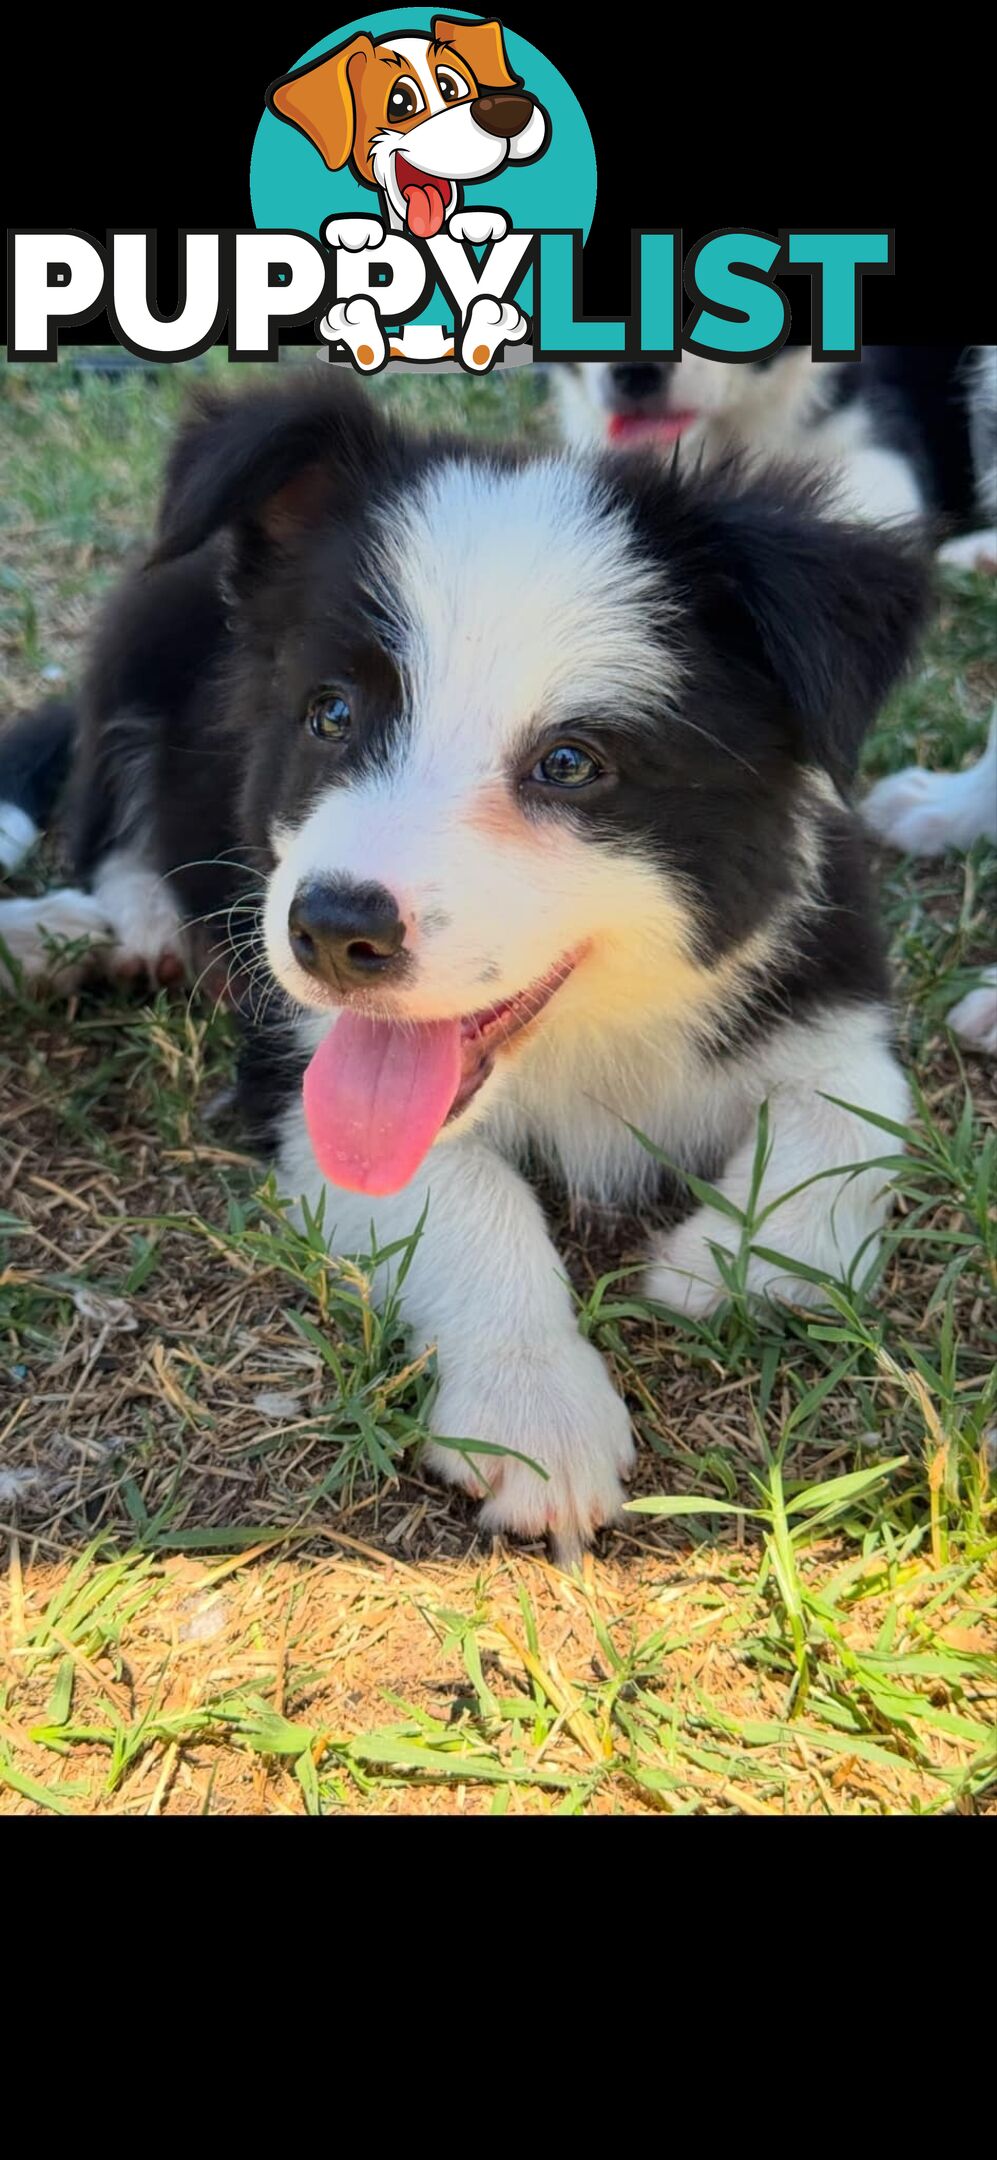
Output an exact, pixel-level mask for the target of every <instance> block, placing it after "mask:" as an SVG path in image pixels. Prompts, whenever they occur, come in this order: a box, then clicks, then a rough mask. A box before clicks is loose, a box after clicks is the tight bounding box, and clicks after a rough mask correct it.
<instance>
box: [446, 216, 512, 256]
mask: <svg viewBox="0 0 997 2160" xmlns="http://www.w3.org/2000/svg"><path fill="white" fill-rule="evenodd" d="M508 230H509V220H508V218H507V217H506V214H505V211H504V210H455V211H454V214H453V216H452V218H451V219H450V222H449V224H448V226H447V231H448V233H449V235H450V238H451V240H469V241H470V243H471V246H472V247H485V246H486V244H487V242H488V241H489V240H504V239H505V236H506V233H507V232H508Z"/></svg>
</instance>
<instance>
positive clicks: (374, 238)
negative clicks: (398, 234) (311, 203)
mask: <svg viewBox="0 0 997 2160" xmlns="http://www.w3.org/2000/svg"><path fill="white" fill-rule="evenodd" d="M322 238H323V240H324V241H325V244H326V247H331V248H346V250H347V253H348V254H350V255H359V253H360V251H361V249H362V248H376V247H380V245H381V242H382V240H383V239H384V226H383V225H382V223H381V220H380V218H376V217H331V218H326V221H325V224H324V225H323V227H322Z"/></svg>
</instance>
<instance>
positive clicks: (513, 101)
mask: <svg viewBox="0 0 997 2160" xmlns="http://www.w3.org/2000/svg"><path fill="white" fill-rule="evenodd" d="M532 111H533V99H532V98H531V97H523V96H521V95H520V93H519V91H518V90H499V91H496V92H495V93H494V94H493V96H491V97H476V98H473V99H472V101H471V118H472V120H476V121H477V123H478V126H479V127H482V128H484V131H485V134H486V135H505V136H506V137H508V139H509V140H510V141H511V140H512V137H513V136H514V135H521V134H522V132H523V129H524V127H525V126H526V123H527V121H528V119H529V117H530V114H531V112H532Z"/></svg>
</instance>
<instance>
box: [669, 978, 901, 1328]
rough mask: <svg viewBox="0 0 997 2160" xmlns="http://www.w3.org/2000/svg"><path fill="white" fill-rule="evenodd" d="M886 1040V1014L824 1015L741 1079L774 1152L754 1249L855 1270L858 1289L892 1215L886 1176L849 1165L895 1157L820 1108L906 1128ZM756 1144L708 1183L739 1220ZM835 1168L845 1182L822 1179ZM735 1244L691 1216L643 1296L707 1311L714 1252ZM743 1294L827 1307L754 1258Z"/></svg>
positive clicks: (717, 1294)
mask: <svg viewBox="0 0 997 2160" xmlns="http://www.w3.org/2000/svg"><path fill="white" fill-rule="evenodd" d="M888 1034H889V1029H888V1022H887V1019H886V1017H885V1015H884V1014H883V1013H881V1012H877V1011H875V1010H871V1009H870V1008H868V1007H865V1008H861V1007H860V1008H858V1009H857V1010H856V1011H854V1012H837V1013H833V1014H829V1015H824V1016H823V1017H822V1018H821V1020H820V1021H815V1022H814V1023H813V1024H812V1025H811V1026H809V1027H792V1028H786V1029H783V1030H781V1031H780V1033H779V1034H777V1035H776V1036H775V1037H774V1038H773V1039H772V1040H771V1042H768V1043H766V1044H765V1045H764V1047H763V1049H762V1050H760V1051H759V1052H758V1054H757V1056H756V1057H755V1058H754V1059H753V1060H752V1061H751V1064H750V1067H749V1069H748V1070H747V1071H744V1070H742V1071H741V1073H740V1074H739V1076H738V1078H739V1083H740V1086H741V1088H742V1090H743V1091H744V1094H745V1095H746V1096H747V1097H748V1098H749V1099H750V1101H751V1102H752V1104H753V1105H754V1104H756V1103H757V1104H760V1103H761V1102H762V1101H767V1103H768V1119H769V1125H768V1147H769V1153H768V1159H767V1164H766V1168H765V1171H764V1174H763V1176H762V1180H761V1185H760V1189H759V1192H758V1195H757V1198H756V1200H755V1208H754V1213H755V1220H756V1222H757V1221H758V1217H759V1216H760V1215H762V1214H764V1215H765V1220H764V1221H763V1222H761V1223H760V1224H759V1226H758V1228H757V1229H755V1231H754V1234H753V1236H752V1238H751V1243H752V1244H753V1245H763V1246H767V1247H769V1248H770V1249H771V1250H773V1251H775V1252H777V1253H780V1254H783V1255H785V1256H786V1257H787V1259H788V1260H789V1262H790V1263H791V1262H792V1261H794V1260H796V1261H803V1262H804V1263H805V1264H806V1266H808V1267H811V1268H817V1269H819V1270H820V1271H821V1272H822V1273H823V1274H826V1275H829V1276H831V1277H832V1278H834V1279H839V1278H841V1277H846V1276H848V1275H849V1274H850V1272H851V1271H852V1270H853V1269H855V1268H857V1270H858V1275H859V1281H860V1282H861V1278H862V1276H863V1275H864V1274H865V1273H866V1272H867V1271H868V1269H869V1268H870V1267H871V1265H872V1262H873V1261H874V1259H875V1256H876V1252H877V1249H878V1245H879V1233H880V1230H881V1228H882V1225H883V1222H884V1221H885V1218H886V1214H887V1212H888V1208H889V1189H888V1180H887V1176H886V1173H885V1172H884V1171H882V1170H878V1169H870V1170H860V1171H858V1172H857V1173H856V1172H855V1171H854V1169H853V1167H852V1166H854V1165H855V1164H858V1163H862V1162H865V1161H868V1160H869V1158H870V1157H874V1156H877V1155H883V1154H891V1153H896V1148H897V1143H896V1142H895V1141H894V1140H891V1139H890V1137H889V1136H888V1135H886V1134H884V1133H883V1132H882V1130H881V1129H880V1128H878V1127H876V1126H874V1125H871V1124H870V1123H868V1122H867V1121H866V1120H865V1119H863V1118H862V1117H861V1116H857V1115H855V1114H853V1112H852V1111H850V1110H844V1109H841V1108H840V1107H839V1106H838V1104H837V1103H834V1102H830V1101H828V1100H826V1097H827V1096H829V1095H834V1096H837V1097H838V1098H839V1099H840V1100H841V1101H843V1102H850V1103H854V1104H855V1105H857V1107H858V1108H859V1109H860V1110H870V1111H872V1112H874V1113H875V1114H876V1115H878V1116H880V1117H886V1118H889V1119H891V1120H892V1121H893V1122H894V1123H897V1124H902V1123H903V1122H904V1121H905V1120H906V1118H907V1115H908V1112H909V1108H910V1096H909V1090H908V1088H907V1084H906V1081H905V1080H904V1077H903V1074H902V1073H901V1071H900V1068H899V1066H898V1065H897V1062H896V1059H895V1058H894V1056H893V1053H892V1051H891V1049H890V1047H889V1040H888ZM756 1143H757V1125H756V1126H755V1128H754V1129H753V1130H750V1131H748V1132H746V1133H745V1135H744V1137H743V1138H742V1139H741V1141H740V1144H739V1145H737V1146H736V1147H735V1148H734V1150H733V1153H731V1154H730V1155H729V1156H728V1158H727V1161H726V1164H725V1167H724V1169H723V1171H722V1173H721V1175H720V1176H719V1177H718V1178H717V1179H716V1180H715V1181H714V1182H715V1185H716V1189H717V1190H718V1192H720V1193H722V1194H723V1195H724V1197H725V1199H727V1200H730V1201H731V1202H733V1204H734V1205H735V1206H736V1207H737V1208H739V1209H740V1210H741V1212H742V1213H744V1212H746V1210H747V1207H748V1202H749V1198H750V1195H751V1188H752V1178H753V1175H754V1165H755V1155H756ZM837 1169H840V1170H842V1171H844V1172H845V1175H844V1176H842V1177H840V1178H839V1177H829V1176H828V1175H827V1173H828V1172H829V1171H833V1170H837ZM814 1179H817V1180H818V1181H819V1182H817V1183H814V1182H813V1180H814ZM797 1187H801V1188H802V1189H801V1190H799V1191H797V1189H796V1188H797ZM784 1196H785V1197H784ZM775 1202H777V1203H779V1204H778V1205H776V1206H774V1207H772V1203H775ZM770 1207H772V1212H771V1213H769V1212H768V1210H769V1209H770ZM740 1237H741V1232H740V1230H739V1227H738V1224H737V1223H736V1222H735V1221H733V1220H732V1219H731V1218H730V1217H729V1216H727V1215H725V1214H724V1213H723V1212H722V1210H721V1209H719V1208H715V1207H699V1208H697V1209H696V1211H695V1213H694V1214H693V1215H691V1216H690V1217H689V1218H688V1220H687V1221H686V1222H683V1223H680V1224H679V1225H678V1227H677V1228H676V1229H674V1230H671V1231H669V1232H668V1233H667V1234H666V1236H665V1237H664V1238H663V1239H662V1240H661V1242H660V1244H659V1246H658V1249H657V1262H656V1265H654V1266H653V1267H652V1268H651V1269H650V1270H649V1272H648V1276H647V1289H648V1293H649V1295H650V1296H652V1297H657V1298H660V1299H661V1300H662V1302H663V1303H664V1304H666V1305H672V1306H675V1307H676V1308H677V1309H678V1310H679V1311H682V1312H687V1313H694V1314H703V1313H707V1312H710V1311H712V1310H713V1308H714V1307H715V1306H717V1305H719V1304H721V1303H722V1302H723V1300H724V1298H725V1297H726V1295H727V1291H726V1288H725V1286H724V1282H723V1277H722V1275H721V1273H720V1271H719V1269H718V1267H717V1263H716V1260H715V1258H714V1255H713V1252H712V1250H711V1248H712V1247H713V1246H720V1247H721V1248H722V1249H723V1250H724V1251H725V1252H727V1253H730V1254H736V1253H737V1250H738V1246H739V1242H740ZM746 1287H747V1289H748V1291H749V1292H750V1293H751V1294H753V1295H755V1296H759V1297H760V1296H769V1297H778V1298H782V1299H788V1300H790V1301H791V1302H793V1303H794V1304H800V1305H819V1304H821V1303H824V1302H826V1300H825V1297H824V1294H823V1291H822V1289H821V1287H820V1286H818V1285H815V1284H813V1283H811V1282H809V1281H808V1280H807V1279H806V1278H805V1277H803V1276H794V1274H793V1270H792V1266H791V1265H790V1266H788V1267H783V1266H781V1265H779V1264H778V1263H776V1262H774V1261H772V1260H767V1259H762V1258H761V1257H760V1256H754V1257H752V1258H751V1260H750V1261H749V1264H748V1271H747V1280H746Z"/></svg>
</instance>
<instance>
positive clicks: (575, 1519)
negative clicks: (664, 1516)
mask: <svg viewBox="0 0 997 2160" xmlns="http://www.w3.org/2000/svg"><path fill="white" fill-rule="evenodd" d="M280 1175H281V1182H282V1184H283V1186H284V1188H285V1190H287V1191H290V1192H292V1193H300V1192H302V1191H304V1192H305V1193H306V1194H307V1197H308V1199H309V1201H310V1202H311V1203H312V1204H313V1205H314V1204H317V1201H318V1199H319V1196H320V1194H321V1193H322V1191H323V1184H322V1180H321V1178H320V1176H319V1173H318V1171H317V1170H316V1169H315V1166H314V1163H313V1162H312V1161H311V1159H310V1153H309V1151H308V1149H307V1143H306V1142H305V1141H304V1139H303V1136H302V1135H301V1134H300V1133H299V1132H296V1133H295V1135H294V1138H293V1140H291V1141H290V1142H289V1144H288V1145H286V1146H285V1149H284V1151H283V1155H282V1158H281V1163H280ZM324 1192H325V1210H326V1222H327V1223H328V1224H329V1225H330V1229H331V1239H330V1242H331V1243H332V1245H333V1248H334V1250H335V1251H336V1252H339V1253H343V1254H352V1253H365V1252H369V1251H370V1248H371V1242H372V1238H373V1241H374V1243H375V1245H376V1247H377V1248H378V1249H383V1247H385V1246H387V1245H390V1244H392V1243H393V1242H394V1241H395V1240H396V1239H398V1238H403V1237H406V1236H407V1235H408V1234H409V1233H410V1232H411V1231H413V1230H414V1229H415V1227H416V1224H417V1223H418V1221H419V1218H420V1216H421V1215H422V1212H423V1209H424V1208H425V1209H426V1220H425V1224H424V1227H423V1230H422V1234H421V1237H420V1239H419V1243H418V1245H417V1247H416V1250H415V1254H414V1258H413V1260H412V1264H411V1267H410V1269H409V1272H408V1275H407V1277H406V1280H405V1284H404V1289H403V1293H402V1295H403V1300H404V1316H405V1321H406V1324H407V1327H408V1329H409V1331H410V1333H411V1335H412V1337H413V1340H414V1343H415V1346H416V1347H417V1348H420V1349H421V1348H423V1347H425V1346H426V1345H427V1344H435V1346H436V1351H437V1360H438V1365H439V1376H440V1380H439V1390H438V1393H437V1397H436V1402H435V1405H434V1410H433V1417H432V1424H433V1429H434V1431H435V1432H437V1433H439V1434H440V1435H442V1436H444V1437H445V1438H447V1439H455V1440H469V1441H474V1440H485V1441H487V1442H489V1443H490V1444H491V1445H492V1446H495V1447H502V1448H511V1449H515V1450H516V1451H517V1454H519V1455H526V1456H529V1457H530V1458H531V1461H532V1462H535V1463H538V1464H540V1466H541V1470H542V1471H543V1472H545V1473H546V1475H545V1476H544V1475H541V1474H540V1473H538V1471H536V1470H534V1469H532V1468H531V1467H530V1466H529V1464H528V1463H524V1462H520V1461H517V1460H515V1459H513V1458H511V1457H509V1456H502V1455H479V1456H477V1457H475V1456H473V1455H471V1454H468V1455H462V1454H460V1453H458V1452H457V1451H456V1450H454V1449H451V1448H444V1447H442V1446H440V1445H439V1444H438V1443H435V1442H434V1443H431V1444H430V1447H429V1449H428V1450H427V1457H426V1459H427V1461H428V1463H429V1464H430V1467H431V1468H432V1469H433V1471H434V1472H435V1473H436V1475H437V1476H438V1477H441V1478H443V1479H444V1480H445V1481H447V1482H449V1483H451V1484H455V1485H461V1486H463V1487H464V1489H465V1490H466V1491H468V1492H470V1493H472V1494H473V1495H474V1496H475V1497H476V1498H483V1499H484V1506H483V1508H482V1513H481V1519H482V1522H483V1523H484V1525H485V1527H486V1528H488V1529H494V1530H500V1529H501V1530H511V1531H513V1532H515V1533H516V1534H518V1535H519V1536H521V1537H537V1536H540V1535H541V1534H542V1533H543V1532H544V1531H545V1530H550V1531H551V1533H552V1536H553V1540H554V1546H555V1550H556V1552H557V1553H558V1555H559V1557H560V1558H562V1559H569V1558H571V1557H572V1556H573V1555H574V1554H575V1553H577V1552H578V1551H579V1549H580V1548H581V1547H582V1546H583V1545H585V1544H587V1543H588V1541H589V1539H590V1537H591V1535H592V1533H593V1531H594V1530H596V1529H597V1528H598V1527H599V1525H600V1524H601V1523H605V1522H608V1521H610V1520H611V1519H612V1518H613V1517H614V1516H615V1514H616V1513H617V1510H618V1508H619V1505H620V1501H621V1499H622V1489H621V1483H620V1481H621V1478H623V1477H625V1476H626V1474H627V1471H628V1470H629V1468H630V1464H631V1461H632V1457H633V1439H632V1435H631V1431H630V1421H629V1418H628V1416H627V1413H626V1410H625V1409H624V1406H623V1404H622V1402H621V1401H620V1399H619V1397H618V1396H617V1394H616V1393H615V1391H614V1389H613V1387H612V1385H611V1383H610V1379H609V1375H608V1373H607V1371H606V1368H605V1366H604V1364H603V1362H602V1359H601V1358H600V1356H599V1354H598V1352H597V1351H596V1350H594V1349H593V1347H592V1345H591V1344H590V1343H587V1342H585V1341H584V1339H583V1338H582V1336H580V1335H579V1333H578V1329H577V1326H576V1324H575V1317H574V1312H573V1309H572V1304H571V1297H570V1294H569V1291H568V1288H567V1285H566V1283H565V1281H564V1279H563V1269H562V1265H561V1262H560V1260H559V1258H558V1255H557V1253H556V1251H555V1249H554V1246H553V1244H552V1243H551V1240H550V1238H549V1236H548V1233H547V1228H546V1225H545V1223H544V1220H543V1216H542V1213H541V1211H540V1208H539V1206H538V1204H537V1201H536V1199H535V1198H534V1196H533V1194H532V1193H531V1191H530V1189H529V1187H528V1186H527V1185H526V1184H525V1183H524V1181H523V1179H522V1178H521V1177H519V1176H518V1175H517V1173H516V1172H515V1171H514V1170H513V1169H512V1168H511V1167H510V1166H509V1164H508V1163H506V1162H504V1161H503V1160H502V1158H501V1157H500V1156H499V1155H497V1154H496V1153H495V1152H494V1150H493V1149H492V1148H490V1147H488V1146H487V1145H486V1144H485V1143H484V1142H483V1141H481V1140H479V1139H477V1138H476V1137H475V1136H474V1135H472V1134H469V1135H468V1136H467V1137H466V1138H461V1139H459V1140H458V1139H454V1140H452V1141H450V1140H447V1141H444V1142H443V1144H442V1145H440V1146H438V1147H436V1148H434V1149H433V1151H432V1153H431V1154H430V1156H429V1157H428V1158H427V1161H426V1162H425V1163H424V1165H423V1167H422V1169H421V1170H420V1172H419V1173H418V1175H417V1176H416V1177H415V1178H413V1180H412V1182H411V1184H409V1185H407V1186H406V1187H405V1189H404V1191H403V1192H401V1193H397V1194H393V1195H392V1196H391V1197H389V1198H386V1199H377V1200H371V1199H367V1198H365V1197H364V1196H363V1195H362V1194H355V1193H344V1192H341V1191H339V1190H338V1189H337V1188H335V1187H333V1186H325V1187H324ZM394 1266H395V1268H397V1262H395V1263H394ZM390 1275H391V1267H390V1264H388V1265H387V1266H386V1268H385V1270H384V1279H383V1280H382V1281H381V1282H380V1283H379V1284H378V1289H379V1291H380V1294H382V1295H383V1293H384V1291H385V1289H386V1288H387V1286H388V1281H389V1280H390Z"/></svg>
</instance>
